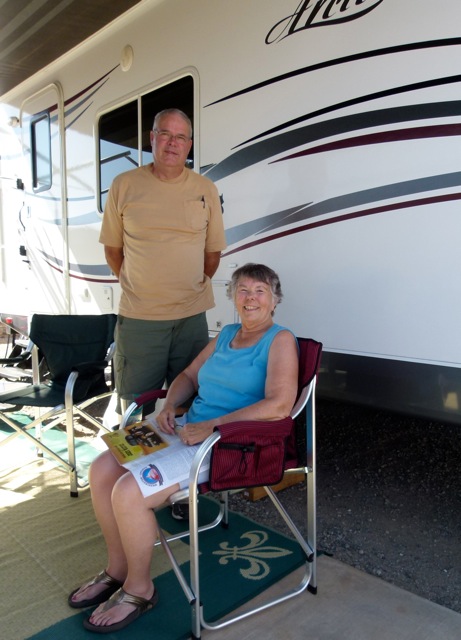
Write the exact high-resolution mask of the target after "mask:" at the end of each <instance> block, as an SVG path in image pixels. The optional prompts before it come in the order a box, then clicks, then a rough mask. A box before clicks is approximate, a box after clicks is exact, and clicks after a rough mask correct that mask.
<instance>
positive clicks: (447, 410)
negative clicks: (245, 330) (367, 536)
mask: <svg viewBox="0 0 461 640" xmlns="http://www.w3.org/2000/svg"><path fill="white" fill-rule="evenodd" d="M460 19H461V5H460V4H459V2H458V0H446V1H445V2H444V3H443V10H442V9H441V8H436V5H435V4H434V2H433V1H432V0H413V1H409V2H405V3H402V2H399V0H363V1H361V2H358V1H356V0H350V1H345V2H333V1H330V2H321V1H320V0H319V1H317V2H307V1H306V2H301V3H300V2H299V0H293V1H291V0H290V2H284V3H280V2H278V1H276V0H274V1H268V0H252V2H251V4H248V3H247V2H245V1H244V0H234V1H233V2H229V3H217V2H214V1H213V0H196V1H195V2H194V3H193V5H191V3H189V2H187V0H176V2H175V3H169V2H161V3H158V2H152V3H149V2H144V3H140V5H139V8H138V9H137V10H132V11H130V12H129V14H127V16H126V17H125V18H124V17H122V18H121V19H120V20H118V21H115V22H114V23H113V24H112V25H111V26H110V27H108V28H106V29H104V30H103V31H102V32H101V33H100V34H98V35H97V36H95V37H93V38H91V39H90V40H89V41H88V42H86V43H84V44H83V45H81V46H80V47H78V48H77V49H76V50H74V51H73V52H71V53H70V54H68V55H66V56H63V58H61V59H60V60H58V61H57V62H56V63H54V64H53V65H50V66H49V67H48V68H46V69H44V70H43V71H42V72H40V73H39V74H37V76H35V77H34V78H32V79H30V81H27V82H26V83H23V84H22V85H21V86H20V87H18V88H17V89H16V90H14V91H11V92H10V93H9V94H8V95H7V96H4V105H3V107H4V111H5V118H10V117H18V116H19V112H20V110H21V106H23V107H22V108H23V111H24V114H23V127H22V131H18V130H17V129H15V130H11V131H10V132H9V136H10V138H11V140H12V143H11V147H9V149H8V153H6V154H4V153H2V161H1V162H2V164H1V169H2V176H3V175H5V174H8V175H10V176H14V177H20V178H21V179H22V180H23V181H24V183H25V187H26V188H25V191H24V192H21V193H18V192H16V193H13V192H12V189H7V187H6V186H5V182H4V181H2V183H1V187H2V202H1V205H0V206H1V207H2V209H1V215H2V229H3V237H5V238H6V237H8V238H10V240H9V242H8V244H10V243H14V242H17V243H18V245H19V244H23V245H26V246H27V250H28V256H29V259H30V263H21V265H22V267H23V269H22V270H23V271H25V272H26V277H23V280H22V281H21V285H20V290H22V291H23V293H24V295H23V296H22V297H21V301H20V305H19V306H20V307H21V310H24V313H27V314H29V313H32V312H34V311H44V310H49V311H50V312H59V311H60V310H61V309H65V308H66V305H70V308H71V310H72V311H73V312H75V313H92V312H95V311H100V312H103V313H104V312H110V311H116V310H117V304H118V295H119V293H118V283H117V282H116V281H115V279H114V278H113V277H112V276H111V275H110V273H109V271H108V269H107V267H106V265H105V261H104V256H103V252H102V247H101V246H100V245H99V243H98V234H99V226H100V221H101V216H102V212H101V210H100V207H99V188H100V185H99V178H98V175H99V162H100V158H99V157H98V149H99V146H98V139H97V137H98V123H99V119H100V117H101V116H102V115H103V114H107V113H109V112H111V110H113V109H116V108H118V107H120V106H121V105H123V104H126V103H128V102H129V101H131V100H134V99H136V98H137V97H138V96H143V95H145V94H148V93H149V92H153V91H156V90H157V89H158V88H160V87H165V86H166V85H168V84H169V83H171V82H173V81H175V80H177V79H178V78H181V77H183V76H185V75H187V74H190V75H191V77H193V79H194V90H193V91H194V95H193V102H194V162H195V168H196V170H200V171H202V172H203V173H205V174H206V175H208V176H209V177H210V178H211V179H213V180H214V181H215V182H216V184H217V186H218V189H219V191H220V193H221V194H222V197H223V202H224V222H225V227H226V230H227V237H228V249H227V251H226V252H224V255H223V258H222V261H221V267H220V269H219V271H218V273H217V275H216V277H215V288H216V299H217V301H218V306H217V308H216V309H215V310H213V311H212V312H211V313H210V328H211V329H212V330H214V331H217V330H219V328H220V326H221V325H222V324H223V323H225V322H228V321H232V320H233V319H234V312H233V308H232V306H231V305H230V303H229V302H228V301H227V298H226V296H225V295H224V293H225V284H226V282H227V281H228V280H229V277H230V274H231V272H232V271H233V269H234V268H235V266H236V265H240V264H243V263H244V262H246V261H261V262H265V263H267V264H269V265H270V266H271V267H273V268H274V269H275V270H276V271H278V273H279V274H280V277H281V280H282V283H283V286H284V290H285V298H284V301H283V304H281V305H280V307H279V308H278V309H277V320H278V321H279V322H281V323H283V324H287V325H289V326H291V327H293V330H294V331H295V332H297V333H298V334H300V335H309V336H312V337H314V338H316V339H318V340H321V341H322V342H323V343H324V349H325V353H326V356H325V359H324V370H323V371H322V374H321V376H320V383H319V389H320V391H321V392H322V391H323V393H324V394H326V395H329V396H330V397H340V398H341V399H346V400H347V399H350V400H353V401H360V402H366V403H370V404H373V403H374V404H377V405H380V406H390V407H392V408H394V409H398V410H406V411H413V412H415V413H420V414H423V415H437V417H443V418H445V419H448V420H451V421H461V418H460V412H459V406H460V404H461V371H460V368H461V341H460V340H459V327H460V326H461V291H460V288H461V285H460V278H459V277H458V274H459V273H460V267H461V264H460V261H461V259H460V252H459V247H458V245H459V240H458V239H459V237H460V232H461V219H460V217H459V199H460V184H461V174H460V172H459V166H460V160H461V151H460V145H459V136H460V133H461V131H460V126H461V125H460V124H459V123H460V117H461V106H460V102H459V87H460V76H459V64H458V59H459V50H460V47H461V39H460V38H459V34H458V31H459V27H458V25H459V23H460ZM198 34H199V35H198ZM127 45H129V46H131V47H132V50H133V57H132V60H131V64H130V66H129V68H128V69H127V70H126V71H123V70H122V68H121V66H120V59H121V54H122V51H123V50H124V47H126V46H127ZM125 51H126V49H125ZM124 66H125V67H126V65H124ZM50 83H57V84H58V85H59V86H61V87H62V90H63V93H64V98H65V104H66V109H65V123H64V124H65V131H66V133H65V140H63V141H62V145H61V150H60V151H61V154H62V153H65V166H66V171H65V175H64V176H62V175H61V173H60V172H61V168H62V166H63V165H62V159H61V160H59V158H58V156H59V150H56V149H55V150H54V156H55V160H54V161H53V170H54V180H53V185H52V187H51V189H50V190H49V192H40V193H38V192H34V190H33V188H32V185H31V174H30V158H29V150H30V146H29V143H28V141H27V140H28V133H27V131H28V123H29V121H30V118H32V117H33V116H34V114H37V113H38V112H40V111H41V110H45V111H46V110H49V111H50V113H51V114H52V118H51V123H52V124H51V126H52V128H53V133H52V138H53V140H54V141H55V142H56V140H57V138H58V131H59V128H58V127H59V122H58V120H57V113H56V111H53V108H54V104H55V102H53V100H51V99H50V100H49V101H48V103H46V101H44V97H43V96H41V97H40V99H39V100H35V99H34V98H33V96H34V95H35V94H36V93H37V92H39V91H41V90H42V89H43V88H44V87H46V86H47V85H48V84H50ZM153 115H154V114H152V116H153ZM21 141H22V144H23V147H24V154H25V156H24V164H23V165H21V166H20V168H18V159H17V146H18V144H19V142H21ZM55 142H54V143H53V144H55ZM62 179H64V180H65V181H66V187H67V194H68V195H67V213H66V216H67V234H68V237H67V239H66V238H64V235H63V224H62V223H63V214H62V211H63V203H62V196H61V193H62V189H61V180H62ZM17 196H19V197H17ZM15 201H17V202H15ZM23 201H24V203H25V204H24V208H22V202H23ZM18 209H19V210H20V211H21V212H22V213H21V219H22V221H23V222H25V223H26V224H25V225H24V227H25V228H23V226H21V223H19V222H18V219H19V212H18ZM24 212H26V213H24ZM13 228H14V229H15V231H12V229H13ZM18 230H19V235H18ZM3 256H4V257H3V262H2V287H3V289H2V291H1V292H0V293H1V299H2V305H3V304H6V303H4V302H3V301H4V300H6V297H4V294H5V296H6V295H7V293H8V294H11V292H12V291H13V288H14V289H15V290H17V284H15V285H13V284H12V283H13V282H16V283H17V273H18V271H17V260H16V261H15V260H13V259H12V258H11V251H10V248H9V250H8V252H5V251H4V253H3ZM66 269H67V271H68V274H69V275H68V285H69V296H70V299H69V300H68V299H66V296H67V294H66V286H65V282H64V281H63V280H64V279H65V277H66V275H65V274H66ZM32 294H33V295H32ZM17 297H18V296H17V295H14V296H10V298H9V301H8V304H11V305H17V304H18V301H17ZM27 305H29V308H26V307H27ZM13 311H14V309H12V308H8V309H7V308H4V309H2V308H0V313H3V312H6V313H13ZM409 377H410V378H411V384H410V383H408V384H402V380H407V381H408V380H409ZM397 389H398V390H399V391H400V393H397V392H396V390H397Z"/></svg>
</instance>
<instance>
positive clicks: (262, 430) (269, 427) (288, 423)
mask: <svg viewBox="0 0 461 640" xmlns="http://www.w3.org/2000/svg"><path fill="white" fill-rule="evenodd" d="M292 429H293V419H292V418H291V417H290V416H288V417H287V418H282V419H281V420H267V421H263V420H240V421H238V422H228V423H227V424H222V425H220V426H218V427H215V429H214V430H215V431H219V433H220V434H221V439H226V440H228V439H229V440H230V439H233V438H238V437H239V435H247V434H248V433H249V430H251V435H254V436H255V437H258V436H282V437H288V436H289V435H290V433H291V431H292Z"/></svg>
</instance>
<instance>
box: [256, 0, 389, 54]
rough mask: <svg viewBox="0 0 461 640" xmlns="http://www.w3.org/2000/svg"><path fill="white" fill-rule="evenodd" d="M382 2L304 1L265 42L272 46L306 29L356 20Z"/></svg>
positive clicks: (281, 22) (273, 29)
mask: <svg viewBox="0 0 461 640" xmlns="http://www.w3.org/2000/svg"><path fill="white" fill-rule="evenodd" d="M381 2H383V0H302V2H300V3H299V4H298V7H297V8H296V11H295V12H294V13H292V14H290V15H289V16H287V17H286V18H282V20H280V21H279V22H277V23H276V24H275V25H274V26H273V27H272V29H271V30H270V31H269V33H268V34H267V36H266V40H265V42H266V44H272V43H273V42H277V41H278V40H283V39H284V38H286V37H288V36H291V35H293V34H294V33H297V32H298V31H303V30H304V29H310V28H312V27H323V26H327V25H330V24H333V23H338V22H348V21H349V20H356V19H357V18H360V17H362V16H363V15H365V14H366V13H369V12H370V11H372V10H373V9H376V7H377V6H378V5H380V4H381Z"/></svg>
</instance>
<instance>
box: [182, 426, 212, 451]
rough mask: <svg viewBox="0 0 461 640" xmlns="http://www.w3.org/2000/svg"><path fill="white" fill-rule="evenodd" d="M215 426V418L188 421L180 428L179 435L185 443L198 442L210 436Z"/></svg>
mask: <svg viewBox="0 0 461 640" xmlns="http://www.w3.org/2000/svg"><path fill="white" fill-rule="evenodd" d="M215 426H216V420H204V421H203V422H194V423H192V422H190V423H188V424H186V425H185V426H184V427H183V428H182V429H181V433H180V435H179V437H180V438H181V440H182V441H183V442H184V444H187V445H193V444H199V443H200V442H203V441H204V440H206V439H207V438H208V436H211V434H212V433H213V429H214V428H215Z"/></svg>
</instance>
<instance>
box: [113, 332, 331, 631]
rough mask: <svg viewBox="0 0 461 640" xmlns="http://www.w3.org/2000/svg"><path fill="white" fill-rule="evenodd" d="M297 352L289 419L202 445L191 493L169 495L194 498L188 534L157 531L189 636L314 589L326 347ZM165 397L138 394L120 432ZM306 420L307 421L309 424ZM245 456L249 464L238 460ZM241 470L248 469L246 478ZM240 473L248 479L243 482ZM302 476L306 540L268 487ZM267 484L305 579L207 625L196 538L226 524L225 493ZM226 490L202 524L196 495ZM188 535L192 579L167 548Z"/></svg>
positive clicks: (231, 429) (226, 432) (306, 345)
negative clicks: (187, 610) (206, 468)
mask: <svg viewBox="0 0 461 640" xmlns="http://www.w3.org/2000/svg"><path fill="white" fill-rule="evenodd" d="M298 343H299V347H300V361H299V383H298V398H297V401H296V403H295V406H294V407H293V409H292V411H291V414H290V417H288V418H285V419H284V420H279V421H275V422H255V421H245V422H234V423H229V424H226V425H223V426H221V427H218V428H217V429H216V430H215V431H214V433H213V434H212V435H211V436H210V437H208V438H207V439H206V440H205V441H204V442H203V443H202V445H201V446H200V447H199V449H198V451H197V453H196V455H195V458H194V461H193V464H192V468H191V472H190V478H189V488H188V490H186V491H180V492H178V493H177V494H174V495H173V496H171V497H170V502H171V503H174V502H176V501H179V500H184V498H185V497H186V494H187V495H188V499H189V531H188V532H186V533H185V534H176V535H173V536H169V537H166V536H165V534H164V533H163V532H162V531H159V539H160V544H161V545H162V547H163V549H164V551H165V552H166V554H167V557H168V558H169V560H170V562H171V564H172V567H173V570H174V572H175V575H176V577H177V578H178V581H179V583H180V585H181V587H182V589H183V591H184V594H185V596H186V598H187V599H188V602H189V604H190V607H191V634H192V637H193V638H195V639H198V638H200V634H201V629H208V630H217V629H221V628H223V627H225V626H227V625H229V624H231V623H233V622H237V621H239V620H242V619H244V618H246V617H248V616H250V615H253V614H255V613H258V612H260V611H263V610H265V609H267V608H269V607H271V606H273V605H276V604H278V603H281V602H284V601H285V600H288V599H290V598H293V597H295V596H297V595H300V594H301V593H303V592H304V591H305V590H306V589H307V590H309V591H310V592H312V593H316V591H317V572H316V441H315V385H316V378H317V372H318V369H319V364H320V357H321V351H322V344H321V343H320V342H316V341H315V340H312V339H305V338H298ZM165 394H166V392H165V391H153V392H147V393H145V394H142V395H141V396H139V397H138V398H137V399H136V401H135V402H133V403H132V404H131V405H130V406H129V407H128V409H127V412H126V414H125V416H124V418H123V421H122V426H124V425H125V424H127V422H128V420H129V417H130V414H131V413H132V412H133V411H134V410H135V409H137V408H139V407H140V406H142V405H143V404H145V403H147V402H149V401H151V400H152V399H153V398H161V397H164V396H165ZM304 418H305V420H304ZM210 451H211V452H212V453H211V463H210V479H209V482H208V483H207V484H206V485H201V486H198V477H199V473H200V468H201V465H202V463H203V461H204V459H205V458H206V456H207V454H208V453H209V452H210ZM264 451H266V452H267V451H268V452H269V454H268V455H267V461H266V463H265V464H264V465H262V467H261V468H253V469H252V461H251V460H252V456H254V458H255V459H259V460H261V459H262V458H263V457H264ZM243 457H245V464H244V465H242V464H240V462H241V461H242V459H243ZM242 468H243V469H245V471H244V472H242ZM242 473H243V474H244V477H242ZM290 473H298V474H299V473H303V474H304V475H305V478H306V492H307V496H306V497H307V500H306V532H307V535H306V538H304V537H303V535H302V534H301V532H300V531H299V529H298V528H297V527H296V525H295V523H294V522H293V520H292V519H291V517H290V515H289V514H288V512H287V511H286V509H285V508H284V506H283V504H282V500H281V498H282V499H283V496H280V497H279V495H276V493H275V492H274V491H273V489H272V488H271V486H270V485H274V484H277V483H278V482H279V481H280V480H281V479H282V476H283V475H284V474H290ZM250 485H251V486H264V489H265V491H266V493H267V495H268V496H269V498H270V500H271V501H272V503H273V505H274V506H275V507H276V509H277V511H278V513H279V514H280V516H281V517H282V519H283V520H284V522H285V524H286V525H287V526H288V528H289V530H290V531H291V533H292V535H293V537H294V538H295V540H296V541H297V542H298V544H299V545H300V547H301V549H302V551H303V553H304V555H305V570H304V574H303V576H302V578H301V581H300V582H299V583H298V584H297V585H295V587H291V588H290V589H289V590H288V591H287V592H285V593H284V594H283V595H280V596H278V597H276V598H272V599H268V600H267V601H266V602H264V603H262V604H260V605H258V606H256V607H254V608H248V609H246V610H245V611H244V612H243V613H240V614H238V615H235V616H232V617H226V618H225V619H221V620H217V621H213V622H207V621H206V620H205V619H204V614H203V603H202V600H201V591H200V563H199V556H200V554H199V533H200V532H201V531H203V530H206V529H209V528H211V527H214V526H216V525H217V524H219V523H220V522H221V523H222V524H223V526H227V492H226V491H227V490H230V489H238V488H246V487H248V486H250ZM210 489H211V490H212V491H214V490H218V491H221V492H223V493H222V495H221V500H220V513H219V514H218V516H217V517H216V519H215V520H213V522H211V523H209V524H207V525H204V526H202V527H199V526H198V499H197V494H198V493H202V492H206V491H208V490H210ZM184 535H188V536H190V540H189V549H190V580H188V579H187V578H186V576H185V575H184V573H183V572H182V570H181V567H180V566H179V564H178V562H177V561H176V559H175V557H174V555H173V552H172V550H171V548H170V543H171V542H172V541H173V540H177V539H178V538H180V537H183V536H184Z"/></svg>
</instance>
